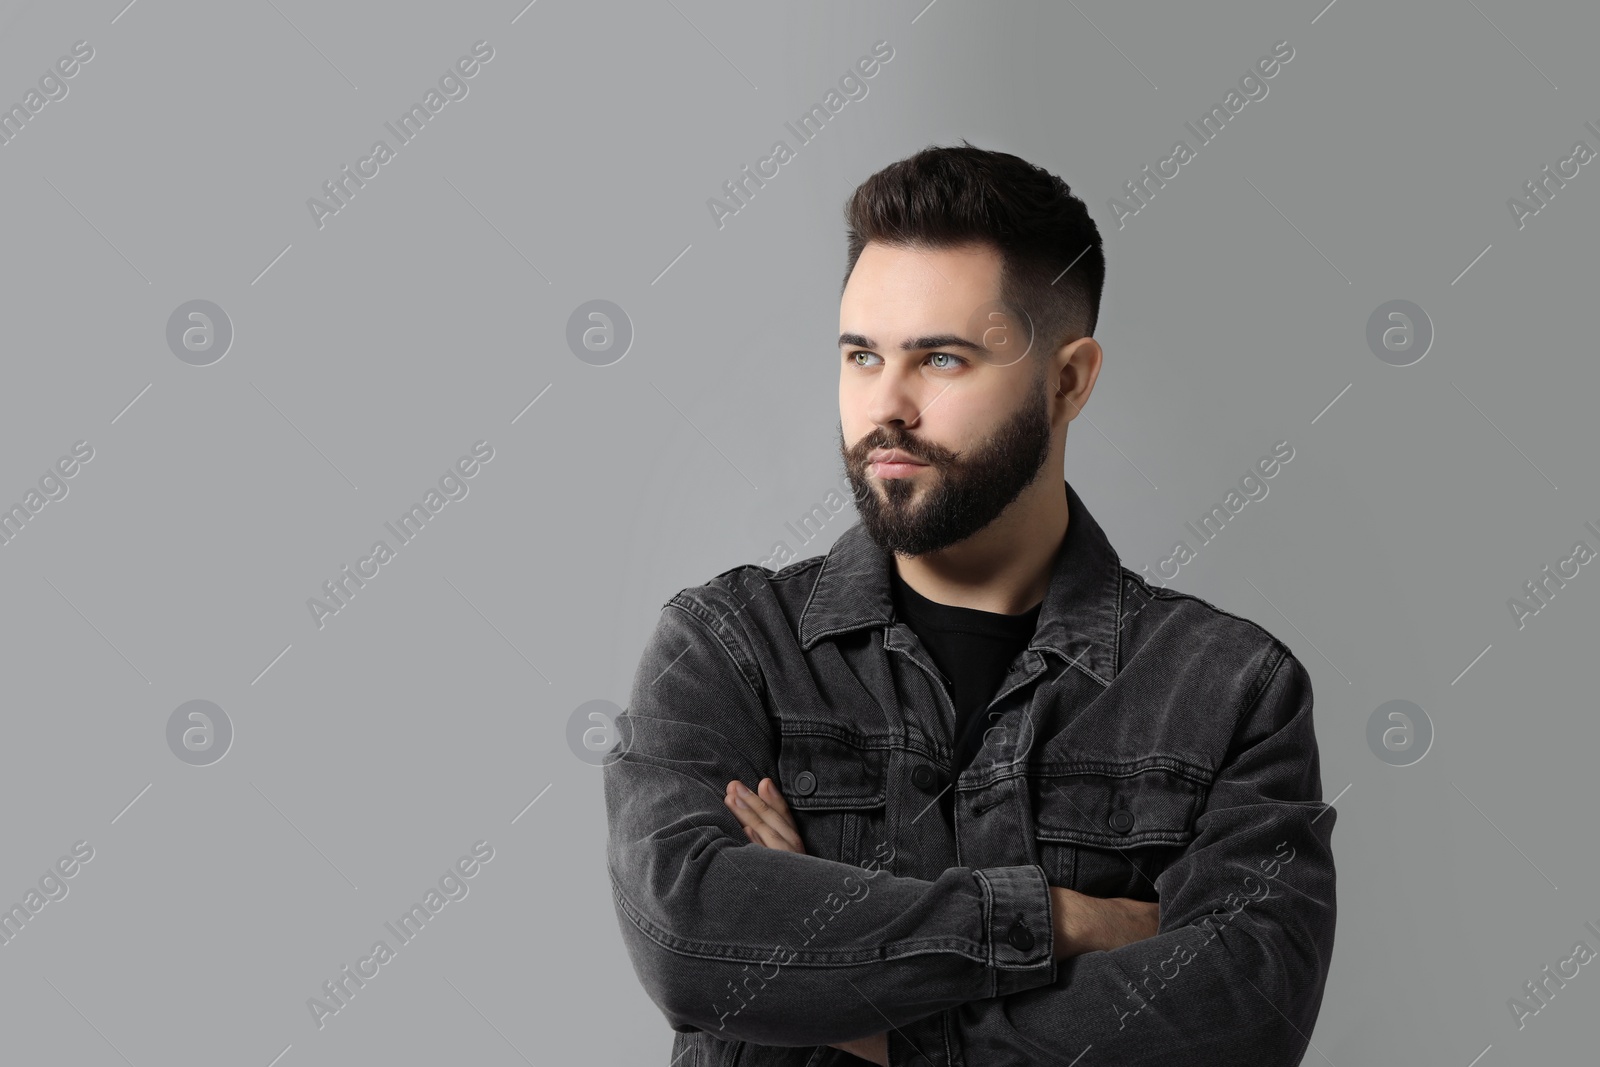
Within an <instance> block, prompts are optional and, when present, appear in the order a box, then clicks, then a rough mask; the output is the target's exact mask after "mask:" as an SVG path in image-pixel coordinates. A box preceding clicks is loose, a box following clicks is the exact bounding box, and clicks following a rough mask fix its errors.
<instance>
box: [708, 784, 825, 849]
mask: <svg viewBox="0 0 1600 1067" xmlns="http://www.w3.org/2000/svg"><path fill="white" fill-rule="evenodd" d="M756 789H757V790H758V792H756V793H752V792H750V790H749V789H747V788H746V787H745V784H744V783H743V782H739V781H733V782H729V783H728V789H727V794H726V795H725V796H724V797H723V798H722V802H723V803H724V804H726V805H727V806H728V810H729V811H731V812H733V816H734V818H736V819H738V820H739V825H741V826H743V827H744V832H745V836H746V837H748V838H749V839H750V840H751V841H754V842H755V843H756V844H758V845H766V846H767V847H768V848H775V849H777V850H779V851H780V852H798V853H799V854H800V855H802V856H804V855H805V854H806V846H805V843H804V842H802V841H801V840H800V830H799V828H798V827H797V826H795V824H794V816H792V815H790V814H789V805H788V804H787V803H785V801H784V799H783V794H782V793H780V792H778V783H777V782H774V781H773V780H772V779H771V778H763V779H761V781H759V782H757V783H756Z"/></svg>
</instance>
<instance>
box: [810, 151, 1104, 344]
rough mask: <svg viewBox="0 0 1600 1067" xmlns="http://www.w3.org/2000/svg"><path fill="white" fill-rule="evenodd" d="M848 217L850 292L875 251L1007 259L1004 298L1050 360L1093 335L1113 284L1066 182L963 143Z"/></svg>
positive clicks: (932, 155)
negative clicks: (965, 251)
mask: <svg viewBox="0 0 1600 1067" xmlns="http://www.w3.org/2000/svg"><path fill="white" fill-rule="evenodd" d="M844 217H845V224H846V226H847V227H848V239H849V253H848V262H847V263H846V264H845V271H844V284H845V285H848V284H849V281H850V272H851V271H853V270H855V266H856V260H857V259H858V258H859V257H860V255H861V250H862V249H863V248H865V247H866V244H867V242H868V241H879V242H882V243H884V244H891V245H900V246H906V247H923V248H948V247H951V246H953V245H960V244H967V243H969V242H974V241H976V242H983V243H986V244H989V245H991V246H993V247H995V248H997V249H998V250H999V252H1000V256H1001V262H1002V267H1001V272H1000V297H1001V299H1002V300H1003V301H1004V302H1005V303H1006V304H1007V305H1008V306H1009V307H1010V308H1012V309H1013V310H1014V311H1015V310H1020V311H1022V312H1024V313H1026V315H1027V318H1028V320H1029V321H1031V323H1032V325H1033V331H1034V333H1033V337H1034V341H1035V345H1034V347H1035V348H1036V349H1038V350H1039V351H1040V352H1041V353H1046V352H1051V353H1053V352H1054V351H1055V350H1056V349H1058V348H1060V347H1061V346H1062V345H1063V344H1066V343H1068V342H1070V341H1076V340H1077V339H1078V338H1080V337H1090V336H1093V334H1094V328H1095V323H1096V321H1097V320H1098V319H1099V317H1100V291H1101V289H1102V288H1103V287H1104V285H1105V278H1106V259H1105V254H1104V252H1103V251H1102V248H1101V243H1100V229H1099V227H1097V226H1096V225H1095V224H1094V219H1092V218H1090V217H1089V209H1088V208H1087V207H1086V206H1085V205H1084V202H1083V201H1082V200H1080V199H1078V198H1077V197H1076V196H1073V195H1072V190H1071V188H1069V187H1068V185H1067V183H1066V182H1064V181H1062V180H1061V179H1060V178H1058V177H1056V176H1055V175H1053V174H1051V173H1050V172H1048V171H1046V170H1044V169H1043V168H1041V167H1036V166H1034V165H1033V164H1032V163H1029V162H1028V161H1027V160H1024V159H1020V158H1018V157H1017V156H1014V155H1011V154H1009V153H1006V152H990V151H987V150H985V149H982V148H974V147H973V146H972V145H971V144H970V143H969V142H968V141H966V140H965V139H963V140H962V142H961V145H960V146H954V145H952V146H950V147H941V146H938V145H930V146H929V147H927V148H924V149H923V150H922V151H920V152H918V153H917V154H916V155H914V156H909V157H907V158H906V159H902V160H900V161H898V162H896V163H891V164H889V165H888V166H887V167H885V168H883V169H882V170H880V171H878V172H877V173H876V174H874V175H872V177H870V178H868V179H867V180H866V181H864V182H862V183H861V184H860V185H859V186H857V187H856V190H855V192H853V193H851V194H850V199H849V200H848V201H846V202H845V208H844ZM1069 266H1070V268H1071V269H1070V270H1069V269H1068V267H1069ZM843 289H844V286H843V285H841V286H840V291H841V292H843Z"/></svg>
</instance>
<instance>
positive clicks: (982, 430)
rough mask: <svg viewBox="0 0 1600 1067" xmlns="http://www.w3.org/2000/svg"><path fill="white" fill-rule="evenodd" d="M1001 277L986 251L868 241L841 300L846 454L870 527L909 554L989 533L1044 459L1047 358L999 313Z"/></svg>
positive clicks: (880, 540) (884, 542)
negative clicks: (924, 248)
mask: <svg viewBox="0 0 1600 1067" xmlns="http://www.w3.org/2000/svg"><path fill="white" fill-rule="evenodd" d="M1000 268H1001V261H1000V254H999V251H998V250H997V249H994V248H991V247H988V246H983V245H968V246H963V247H960V248H955V249H939V250H936V251H935V250H927V251H917V250H913V249H909V248H904V247H899V246H891V245H884V244H881V243H879V242H876V241H872V242H868V244H867V246H866V247H865V248H864V249H863V250H862V252H861V255H860V257H859V258H858V259H857V260H856V265H855V269H854V270H853V271H852V272H851V274H850V280H849V283H848V284H847V285H846V286H845V291H844V295H843V297H842V298H841V300H840V303H839V329H840V333H841V337H840V344H839V356H840V370H839V451H840V455H841V456H842V457H843V459H844V465H845V473H846V474H847V476H848V477H849V479H850V484H851V488H852V489H853V490H854V492H855V497H856V507H857V510H858V511H859V512H860V515H861V521H862V525H863V526H864V527H865V529H866V531H867V533H868V535H869V536H871V537H872V539H873V541H875V542H876V543H877V544H878V545H880V546H881V547H884V548H888V549H891V550H893V551H895V552H898V553H900V554H901V555H906V556H918V555H922V554H924V553H928V552H935V551H938V550H939V549H942V548H946V547H948V546H950V545H953V544H956V543H957V542H959V541H962V540H965V539H966V538H967V537H970V536H971V535H972V534H974V533H976V532H978V531H979V530H981V529H983V528H984V527H985V526H987V525H988V524H989V523H990V522H992V521H993V520H994V519H995V517H996V516H998V515H999V514H1000V513H1001V512H1002V511H1004V510H1005V508H1006V507H1007V506H1008V505H1009V504H1010V503H1011V502H1012V501H1013V500H1015V499H1016V498H1017V496H1018V495H1019V494H1021V492H1022V491H1023V490H1024V489H1026V488H1027V487H1028V486H1029V485H1030V484H1032V483H1033V481H1034V479H1035V478H1036V477H1037V476H1038V474H1039V472H1040V470H1041V469H1042V468H1043V466H1044V463H1045V460H1046V459H1048V458H1049V456H1050V453H1051V417H1050V409H1049V405H1048V403H1047V400H1046V396H1045V377H1044V375H1043V374H1041V373H1040V372H1041V371H1042V370H1045V369H1047V364H1046V359H1045V354H1044V353H1043V352H1030V351H1029V348H1030V347H1031V338H1030V337H1029V332H1030V331H1029V326H1028V324H1027V323H1026V322H1024V321H1019V320H1018V319H1016V318H1015V317H1013V316H1011V315H1007V314H1005V313H1003V312H1000V311H998V310H996V309H998V308H999V295H1000V293H999V289H1000ZM891 449H892V450H896V452H897V453H898V454H891V455H889V456H888V461H887V462H873V461H874V460H877V459H879V457H880V455H881V454H882V453H886V452H888V451H889V450H891ZM902 459H904V460H909V461H911V462H908V463H901V462H895V461H897V460H902Z"/></svg>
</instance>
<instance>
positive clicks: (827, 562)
mask: <svg viewBox="0 0 1600 1067" xmlns="http://www.w3.org/2000/svg"><path fill="white" fill-rule="evenodd" d="M1062 484H1063V485H1064V486H1065V487H1066V492H1067V516H1068V518H1067V535H1066V537H1065V538H1063V539H1062V543H1061V548H1060V549H1059V550H1058V551H1057V553H1056V556H1055V561H1054V563H1053V564H1052V566H1053V570H1052V572H1051V577H1050V586H1049V588H1048V589H1047V590H1046V591H1045V596H1044V602H1043V604H1042V605H1041V606H1040V609H1039V623H1038V626H1037V628H1036V629H1035V630H1034V634H1033V640H1032V642H1031V643H1030V644H1029V646H1028V647H1029V648H1031V649H1035V650H1037V651H1040V652H1053V653H1055V654H1056V655H1058V656H1060V657H1061V658H1062V659H1064V660H1066V661H1068V662H1070V663H1076V664H1077V665H1078V666H1079V667H1081V668H1082V669H1084V670H1086V671H1087V672H1088V673H1089V674H1091V675H1093V676H1094V677H1095V678H1097V679H1099V680H1100V681H1101V682H1103V683H1105V684H1108V685H1109V684H1110V681H1111V679H1112V677H1114V676H1115V675H1116V672H1117V659H1118V656H1117V651H1118V650H1117V638H1118V635H1119V632H1120V626H1119V621H1120V619H1121V614H1122V561H1121V559H1120V558H1119V557H1118V556H1117V553H1116V550H1115V549H1113V548H1112V547H1111V543H1110V542H1109V541H1108V540H1106V535H1105V532H1104V531H1103V530H1101V529H1100V524H1099V523H1097V522H1095V520H1094V516H1093V515H1090V514H1089V509H1088V508H1087V507H1085V506H1084V503H1083V501H1082V500H1080V499H1079V498H1078V494H1077V493H1076V492H1074V491H1073V488H1072V484H1071V483H1070V482H1067V481H1065V480H1063V482H1062ZM893 566H894V558H893V553H890V552H888V551H885V550H884V549H881V548H879V547H878V545H877V544H876V543H875V542H874V541H873V540H872V539H871V538H870V537H869V536H868V535H867V531H866V528H865V527H864V526H863V525H862V524H861V522H859V521H857V522H856V523H855V524H854V525H853V526H851V527H850V528H849V529H848V530H846V531H845V532H844V533H842V534H840V535H839V540H838V541H836V542H834V545H833V547H832V548H831V549H829V550H828V554H827V556H826V557H825V558H824V559H823V561H822V566H821V568H820V569H819V570H818V572H817V581H816V585H815V586H813V587H812V590H811V596H810V598H809V599H808V600H807V602H806V606H805V609H804V610H803V611H802V612H801V613H800V647H801V648H802V649H804V650H806V651H810V650H811V648H812V646H814V645H815V644H816V643H817V642H818V641H820V640H822V639H823V638H824V637H834V636H836V635H838V634H842V633H848V632H850V631H852V630H858V629H861V628H863V627H867V626H887V625H889V624H890V622H891V621H892V619H893V607H894V601H893V597H892V595H891V593H890V585H889V575H890V568H891V567H893Z"/></svg>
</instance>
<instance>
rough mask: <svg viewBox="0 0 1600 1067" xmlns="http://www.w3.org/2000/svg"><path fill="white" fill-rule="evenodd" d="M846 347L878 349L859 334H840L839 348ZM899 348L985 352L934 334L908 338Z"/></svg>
mask: <svg viewBox="0 0 1600 1067" xmlns="http://www.w3.org/2000/svg"><path fill="white" fill-rule="evenodd" d="M846 346H849V347H852V348H877V347H878V345H877V342H875V341H873V340H871V339H870V338H868V337H865V336H863V335H861V334H859V333H841V334H840V335H839V347H840V348H844V347H846ZM900 348H901V349H902V350H903V351H906V352H918V351H922V350H924V349H929V348H965V349H967V350H969V351H972V352H983V351H985V349H984V347H983V346H982V345H980V344H978V343H976V342H974V341H969V340H967V339H966V338H965V337H959V336H957V335H956V334H953V333H936V334H930V335H928V336H926V337H908V338H907V339H906V340H904V341H901V342H900Z"/></svg>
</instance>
